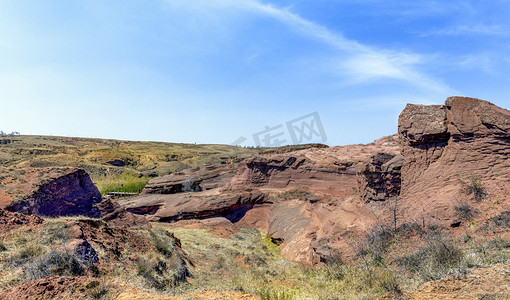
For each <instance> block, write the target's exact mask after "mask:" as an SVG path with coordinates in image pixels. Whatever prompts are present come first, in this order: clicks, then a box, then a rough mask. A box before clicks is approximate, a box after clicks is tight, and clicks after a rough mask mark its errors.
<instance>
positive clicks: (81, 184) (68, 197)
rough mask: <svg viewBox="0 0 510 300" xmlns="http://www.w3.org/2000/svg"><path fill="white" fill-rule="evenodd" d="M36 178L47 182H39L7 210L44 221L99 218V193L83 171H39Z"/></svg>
mask: <svg viewBox="0 0 510 300" xmlns="http://www.w3.org/2000/svg"><path fill="white" fill-rule="evenodd" d="M53 174H58V175H53ZM39 175H42V176H48V178H46V179H41V181H40V182H39V183H38V184H36V185H34V186H33V187H32V189H33V191H31V193H27V194H26V195H25V196H24V197H23V198H22V199H20V200H18V201H15V202H14V203H12V204H10V205H9V206H8V207H7V209H9V210H12V211H18V212H22V213H26V214H34V215H39V216H47V217H59V216H77V215H81V216H87V217H92V218H99V217H100V215H101V214H100V211H99V209H98V208H97V207H96V204H98V203H100V202H101V193H99V190H98V189H97V188H96V186H95V185H94V183H92V180H91V179H90V177H89V175H88V174H87V173H86V172H85V171H84V170H82V169H60V170H59V172H54V171H50V170H42V171H41V172H40V173H39Z"/></svg>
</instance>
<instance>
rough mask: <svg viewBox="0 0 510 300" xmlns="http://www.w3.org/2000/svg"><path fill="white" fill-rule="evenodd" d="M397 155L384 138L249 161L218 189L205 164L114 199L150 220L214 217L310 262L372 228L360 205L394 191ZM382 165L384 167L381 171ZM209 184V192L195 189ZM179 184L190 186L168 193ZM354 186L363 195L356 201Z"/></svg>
mask: <svg viewBox="0 0 510 300" xmlns="http://www.w3.org/2000/svg"><path fill="white" fill-rule="evenodd" d="M399 151H400V149H399V146H398V143H397V141H396V140H395V139H394V138H391V137H390V138H384V139H381V140H379V141H377V142H376V143H374V144H372V145H355V146H344V147H333V148H316V149H306V150H300V151H296V152H291V153H287V154H276V155H271V156H269V157H253V158H250V159H246V160H245V161H243V162H241V163H239V164H238V166H237V170H236V172H235V176H234V175H233V174H232V172H229V174H232V175H230V180H229V181H226V182H225V181H224V182H225V183H224V184H223V186H222V185H220V184H217V183H218V180H217V178H219V177H223V178H225V177H224V175H222V174H224V170H225V167H219V166H208V167H204V168H203V169H197V170H196V171H195V172H189V173H186V174H185V175H186V176H183V175H184V174H183V173H179V174H175V175H174V174H171V175H167V176H164V177H161V178H158V179H154V180H152V181H151V182H149V183H148V184H147V186H146V188H145V190H144V192H142V194H141V195H139V196H137V197H133V198H129V199H124V200H119V201H120V203H121V205H123V206H124V207H126V209H127V210H128V211H130V212H133V213H138V214H146V216H147V218H149V219H150V220H152V221H162V222H169V221H170V222H175V221H180V220H190V219H204V218H212V217H222V218H225V219H227V220H228V222H231V223H233V224H235V226H237V227H255V228H258V229H260V230H262V231H264V232H267V233H268V234H269V235H270V236H271V237H272V238H273V240H274V241H275V242H277V243H279V244H280V246H281V251H282V255H283V256H284V257H287V258H290V259H293V260H296V261H300V262H303V263H308V264H314V263H319V262H321V261H325V260H328V259H330V258H332V256H334V255H336V254H337V251H335V250H334V249H342V247H345V245H348V243H346V240H348V239H349V237H350V236H351V235H354V234H358V233H361V232H364V231H366V230H367V229H368V228H369V227H370V226H372V225H373V224H374V223H375V218H374V216H373V214H372V213H371V212H370V210H369V209H368V208H367V207H366V206H365V202H370V201H376V200H377V201H379V200H381V197H384V195H388V196H394V195H397V194H398V190H399V186H400V180H399V175H398V174H399V172H400V167H399V166H398V165H399V161H401V160H399V159H393V158H394V157H397V154H398V152H399ZM390 161H391V163H390ZM386 163H389V164H387V165H391V167H386V165H385V166H384V167H381V166H382V165H383V164H386ZM204 169H205V170H209V171H210V170H218V173H219V174H218V176H212V175H211V174H210V172H209V171H207V172H206V171H204ZM201 174H205V176H201ZM211 181H214V182H211ZM213 183H214V184H215V185H214V188H212V189H208V190H207V189H204V188H203V187H202V186H212V185H213ZM182 186H188V187H193V188H191V189H187V192H180V193H179V192H175V191H180V190H181V188H180V187H182ZM360 186H362V187H363V191H368V192H366V193H365V192H364V194H363V197H360V193H359V191H358V188H359V187H360ZM176 187H177V188H176ZM158 190H159V191H160V193H159V194H155V193H154V191H158ZM285 191H289V192H288V193H287V194H282V192H285ZM342 250H344V249H342Z"/></svg>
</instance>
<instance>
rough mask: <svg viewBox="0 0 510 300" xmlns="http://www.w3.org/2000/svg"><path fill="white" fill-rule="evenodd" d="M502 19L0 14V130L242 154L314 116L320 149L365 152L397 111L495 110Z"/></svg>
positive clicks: (342, 4) (342, 5) (206, 4)
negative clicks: (235, 147) (238, 146)
mask: <svg viewBox="0 0 510 300" xmlns="http://www.w3.org/2000/svg"><path fill="white" fill-rule="evenodd" d="M509 15H510V1H503V0H494V1H490V2H488V1H459V0H452V1H420V0H418V1H392V0H385V1H378V0H358V1H354V0H352V1H351V0H330V1H325V0H314V1H290V0H289V1H262V0H203V1H202V0H194V1H189V0H144V1H141V0H140V1H132V0H122V1H120V0H110V1H104V0H87V1H82V0H76V1H68V0H51V1H49V0H48V1H41V0H33V1H28V0H0V99H1V100H0V101H1V107H2V108H1V110H0V111H1V118H0V129H1V130H4V131H12V130H16V131H20V132H21V133H22V134H51V135H64V136H84V137H103V138H117V139H130V140H156V141H167V142H189V143H194V142H196V143H223V144H229V143H231V142H233V141H234V140H236V139H238V138H239V137H245V138H247V141H246V142H245V143H244V145H250V144H253V143H254V142H253V139H252V135H253V134H254V133H257V132H260V131H261V130H264V128H265V126H270V127H272V126H276V125H280V124H283V125H285V122H287V121H289V120H293V119H296V118H298V117H301V116H303V115H307V114H309V113H312V112H315V111H317V112H318V113H319V114H320V118H321V120H322V124H323V127H324V129H325V132H326V134H327V141H326V143H327V144H329V145H342V144H352V143H369V142H372V141H373V140H375V139H377V138H379V137H381V136H384V135H390V134H393V133H395V132H396V131H397V118H398V114H399V113H400V111H401V110H402V109H403V108H404V106H405V104H406V103H421V104H440V103H443V102H444V100H445V99H446V97H448V96H453V95H461V96H470V97H477V98H482V99H486V100H489V101H491V102H493V103H495V104H497V105H499V106H502V107H505V108H509V107H510V97H508V96H509V94H510V93H509V92H510V72H509V71H510V21H509V20H510V18H508V16H509ZM317 139H318V137H317V138H315V140H311V141H319V140H317ZM287 140H288V139H287Z"/></svg>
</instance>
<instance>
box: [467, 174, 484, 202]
mask: <svg viewBox="0 0 510 300" xmlns="http://www.w3.org/2000/svg"><path fill="white" fill-rule="evenodd" d="M465 191H466V193H467V194H468V195H472V197H473V200H475V201H477V202H480V201H482V200H484V199H485V198H487V196H488V195H487V189H486V188H485V187H484V186H483V185H482V178H481V177H480V176H476V175H475V174H471V176H470V177H469V182H468V183H467V184H466V186H465Z"/></svg>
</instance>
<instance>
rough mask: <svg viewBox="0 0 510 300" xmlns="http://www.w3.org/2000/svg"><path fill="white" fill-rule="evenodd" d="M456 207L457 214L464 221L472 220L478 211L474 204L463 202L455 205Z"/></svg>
mask: <svg viewBox="0 0 510 300" xmlns="http://www.w3.org/2000/svg"><path fill="white" fill-rule="evenodd" d="M454 208H455V215H456V216H457V218H459V220H462V221H471V220H473V218H474V217H475V215H476V214H477V211H476V210H475V209H474V207H473V206H471V205H469V204H467V203H462V204H459V205H457V206H455V207H454Z"/></svg>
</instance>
